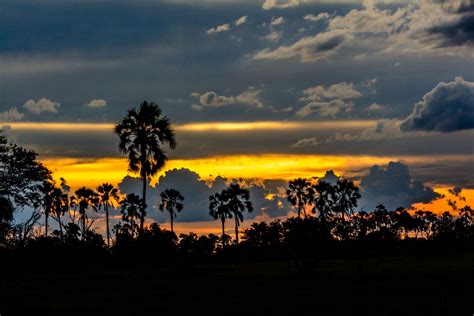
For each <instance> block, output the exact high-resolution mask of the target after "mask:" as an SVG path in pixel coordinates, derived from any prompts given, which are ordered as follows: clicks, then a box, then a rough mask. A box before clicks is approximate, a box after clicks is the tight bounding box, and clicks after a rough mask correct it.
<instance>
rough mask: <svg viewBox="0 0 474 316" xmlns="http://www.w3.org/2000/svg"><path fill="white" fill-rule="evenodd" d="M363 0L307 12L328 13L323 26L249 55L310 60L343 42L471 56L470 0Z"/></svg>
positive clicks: (363, 48)
mask: <svg viewBox="0 0 474 316" xmlns="http://www.w3.org/2000/svg"><path fill="white" fill-rule="evenodd" d="M364 4H365V7H364V8H363V9H353V10H350V11H349V12H348V13H347V14H344V15H335V16H328V15H327V13H324V12H323V13H321V14H319V15H316V16H315V15H306V16H304V18H305V19H306V20H308V21H319V20H322V19H327V27H326V29H324V30H319V31H318V33H316V34H315V35H313V36H307V37H304V38H301V39H299V40H297V41H296V42H294V43H293V44H290V45H286V46H280V47H277V48H275V49H273V48H272V49H270V48H265V49H263V50H260V51H259V52H257V53H256V54H255V55H254V58H255V59H257V60H261V59H287V58H297V59H299V60H300V61H301V62H314V61H317V60H320V59H325V58H328V57H330V56H331V55H333V54H334V53H335V52H336V51H337V50H340V49H341V48H342V47H344V48H348V49H355V50H357V51H359V52H360V56H366V55H367V54H370V53H377V54H378V53H391V54H404V53H407V52H408V53H410V52H424V53H431V54H432V53H443V54H462V55H466V56H470V57H472V56H474V53H473V50H472V47H473V46H474V28H473V27H472V25H473V23H474V5H473V4H472V1H471V0H454V1H439V0H421V1H417V2H415V3H407V4H405V5H403V6H401V7H398V8H397V9H393V8H388V9H379V8H378V6H377V5H376V1H364ZM343 44H344V45H343Z"/></svg>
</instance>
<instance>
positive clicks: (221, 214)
mask: <svg viewBox="0 0 474 316" xmlns="http://www.w3.org/2000/svg"><path fill="white" fill-rule="evenodd" d="M209 215H211V216H212V217H214V219H220V220H221V225H222V238H224V236H225V220H226V219H227V218H232V214H231V213H230V212H229V209H228V208H227V202H226V200H225V198H224V196H223V194H221V193H216V194H214V195H211V196H210V197H209Z"/></svg>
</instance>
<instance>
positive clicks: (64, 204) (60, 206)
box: [46, 188, 69, 236]
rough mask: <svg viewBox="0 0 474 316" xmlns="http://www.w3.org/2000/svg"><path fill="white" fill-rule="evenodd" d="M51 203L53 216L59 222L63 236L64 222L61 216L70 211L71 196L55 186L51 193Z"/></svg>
mask: <svg viewBox="0 0 474 316" xmlns="http://www.w3.org/2000/svg"><path fill="white" fill-rule="evenodd" d="M50 203H51V204H50V206H49V207H50V214H51V217H52V218H53V219H54V220H56V221H57V222H58V224H59V231H60V233H61V236H63V222H62V220H61V217H62V216H64V214H66V213H67V212H68V211H69V196H68V195H67V193H64V192H63V190H61V189H60V188H53V190H52V191H51V193H50ZM46 227H47V225H46ZM46 231H47V229H46Z"/></svg>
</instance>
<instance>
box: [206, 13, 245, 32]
mask: <svg viewBox="0 0 474 316" xmlns="http://www.w3.org/2000/svg"><path fill="white" fill-rule="evenodd" d="M246 22H247V16H246V15H244V16H241V17H240V18H238V19H236V20H235V21H234V22H229V23H224V24H221V25H218V26H215V27H211V28H210V29H208V30H207V32H206V33H207V35H215V34H217V33H221V32H228V31H230V30H231V29H232V27H231V24H232V23H233V24H234V25H235V26H240V25H242V24H245V23H246Z"/></svg>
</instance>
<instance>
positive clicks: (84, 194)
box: [73, 187, 99, 238]
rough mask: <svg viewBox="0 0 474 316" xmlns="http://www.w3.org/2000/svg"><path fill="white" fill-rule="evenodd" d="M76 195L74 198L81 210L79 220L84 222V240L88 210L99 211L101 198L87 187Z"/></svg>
mask: <svg viewBox="0 0 474 316" xmlns="http://www.w3.org/2000/svg"><path fill="white" fill-rule="evenodd" d="M75 194H76V196H75V197H74V198H73V201H74V204H75V205H77V206H78V208H79V219H80V220H81V222H82V238H84V237H85V234H86V230H87V226H86V221H87V210H88V209H89V208H92V209H93V210H94V211H97V207H98V206H99V196H98V194H97V193H96V192H95V191H94V190H92V189H89V188H86V187H82V188H79V189H77V190H76V192H75Z"/></svg>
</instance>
